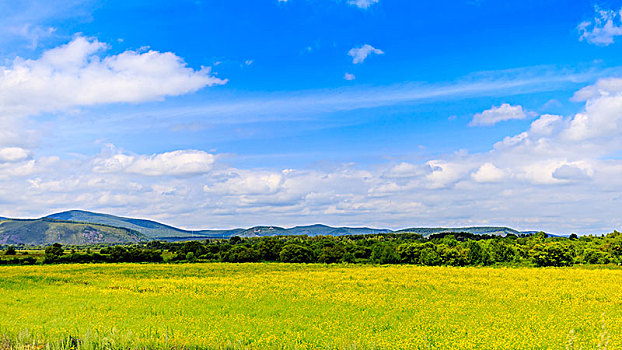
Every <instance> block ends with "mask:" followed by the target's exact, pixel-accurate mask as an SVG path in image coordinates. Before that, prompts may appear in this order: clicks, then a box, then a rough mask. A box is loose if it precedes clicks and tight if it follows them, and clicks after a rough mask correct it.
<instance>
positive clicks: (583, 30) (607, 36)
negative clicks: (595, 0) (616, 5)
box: [577, 6, 622, 46]
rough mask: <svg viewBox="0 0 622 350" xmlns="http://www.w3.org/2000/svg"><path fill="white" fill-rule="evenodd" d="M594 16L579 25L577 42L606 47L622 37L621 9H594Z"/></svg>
mask: <svg viewBox="0 0 622 350" xmlns="http://www.w3.org/2000/svg"><path fill="white" fill-rule="evenodd" d="M595 12H596V16H595V17H594V18H593V19H591V20H589V21H584V22H581V23H580V24H579V26H578V27H577V29H578V30H579V35H580V36H579V40H581V41H583V40H585V41H587V42H588V43H590V44H595V45H602V46H607V45H610V44H613V43H614V39H615V37H617V36H620V35H622V8H621V9H620V10H618V11H614V10H604V9H601V8H599V7H598V6H597V7H595Z"/></svg>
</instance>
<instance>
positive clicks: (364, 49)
mask: <svg viewBox="0 0 622 350" xmlns="http://www.w3.org/2000/svg"><path fill="white" fill-rule="evenodd" d="M371 54H376V55H383V54H384V52H383V51H382V50H379V49H376V48H375V47H373V46H371V45H368V44H365V45H363V46H361V47H355V48H352V49H350V51H348V55H349V56H352V63H354V64H359V63H363V62H364V61H365V59H366V58H367V56H369V55H371Z"/></svg>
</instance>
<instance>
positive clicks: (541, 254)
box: [531, 242, 574, 266]
mask: <svg viewBox="0 0 622 350" xmlns="http://www.w3.org/2000/svg"><path fill="white" fill-rule="evenodd" d="M531 256H532V257H533V260H534V263H535V264H536V265H538V266H570V265H572V263H573V260H574V251H573V250H572V247H570V246H566V245H564V244H561V243H559V242H553V243H549V244H538V245H536V246H534V248H533V249H532V251H531Z"/></svg>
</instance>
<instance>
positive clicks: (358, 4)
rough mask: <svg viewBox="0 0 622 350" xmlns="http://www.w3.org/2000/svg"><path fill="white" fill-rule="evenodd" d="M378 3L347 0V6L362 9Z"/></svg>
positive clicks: (373, 0) (368, 0)
mask: <svg viewBox="0 0 622 350" xmlns="http://www.w3.org/2000/svg"><path fill="white" fill-rule="evenodd" d="M376 3H378V0H348V4H350V5H354V6H357V7H359V8H362V9H366V8H369V7H370V6H371V5H373V4H376Z"/></svg>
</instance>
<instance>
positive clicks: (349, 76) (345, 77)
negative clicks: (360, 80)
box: [343, 73, 356, 80]
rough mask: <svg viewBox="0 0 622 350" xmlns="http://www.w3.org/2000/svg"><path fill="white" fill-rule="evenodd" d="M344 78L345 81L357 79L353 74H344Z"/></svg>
mask: <svg viewBox="0 0 622 350" xmlns="http://www.w3.org/2000/svg"><path fill="white" fill-rule="evenodd" d="M343 78H344V79H345V80H354V79H356V76H355V75H354V74H352V73H346V74H344V76H343Z"/></svg>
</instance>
